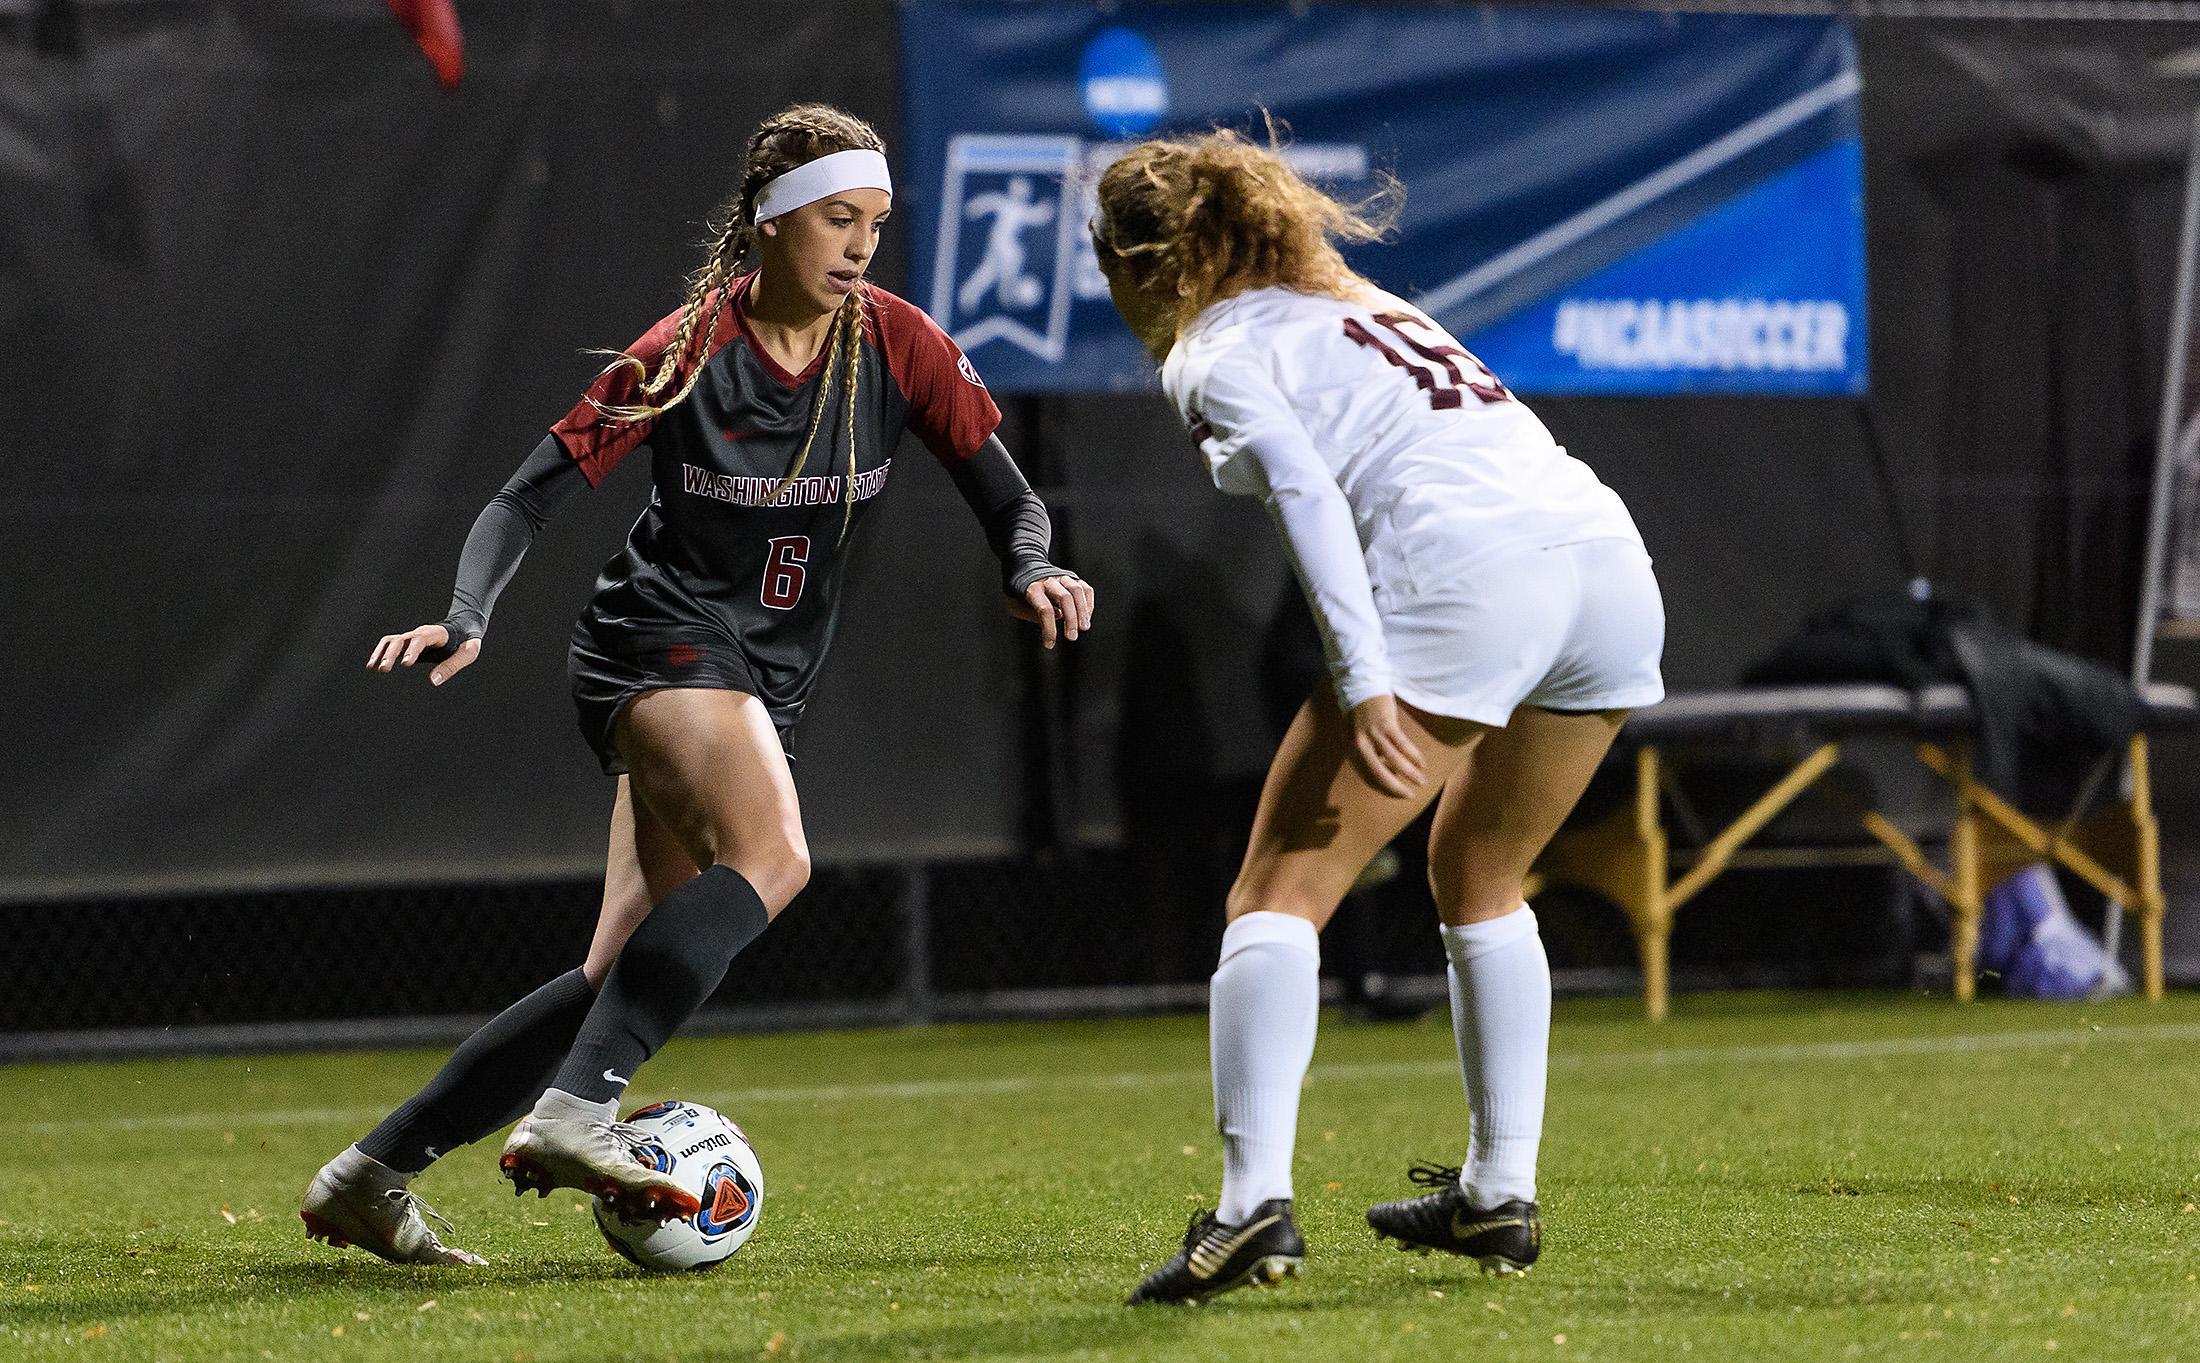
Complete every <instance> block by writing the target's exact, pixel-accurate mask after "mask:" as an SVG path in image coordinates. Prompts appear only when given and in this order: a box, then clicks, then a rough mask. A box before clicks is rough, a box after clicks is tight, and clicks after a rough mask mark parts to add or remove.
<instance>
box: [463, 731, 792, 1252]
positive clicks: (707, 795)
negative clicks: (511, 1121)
mask: <svg viewBox="0 0 2200 1363" xmlns="http://www.w3.org/2000/svg"><path fill="white" fill-rule="evenodd" d="M619 743H620V750H621V752H622V754H623V755H624V756H625V757H626V760H627V765H628V766H629V767H630V768H631V770H632V773H633V775H632V779H631V781H630V782H629V794H630V797H631V798H633V800H634V801H635V808H636V810H637V814H636V820H635V829H636V834H637V859H638V860H639V861H640V862H641V863H642V864H644V865H645V866H646V865H648V864H650V862H651V861H652V860H653V859H658V860H664V861H669V860H670V854H669V852H668V851H667V849H666V848H665V846H664V844H665V842H666V841H667V840H669V842H670V843H672V844H673V845H675V846H677V847H678V848H679V849H680V850H681V851H682V852H683V853H684V854H685V856H686V858H687V859H688V861H689V862H690V863H691V864H693V865H699V866H703V867H705V868H706V869H704V870H703V871H701V872H700V873H698V874H695V875H694V876H692V877H691V878H689V879H688V880H686V881H685V882H684V883H682V884H681V885H680V886H678V887H677V888H676V889H674V890H673V891H672V892H671V893H669V894H668V895H667V896H666V897H665V898H664V900H663V901H662V902H660V903H659V904H658V905H657V906H656V907H655V908H653V909H652V910H651V911H650V912H649V913H648V914H647V915H645V916H644V917H643V918H642V919H641V921H640V923H638V924H636V925H635V926H634V927H633V928H632V929H631V932H630V935H628V936H627V937H626V940H625V942H624V944H623V946H621V947H620V948H619V949H618V951H617V954H616V956H615V957H614V958H613V961H612V964H611V968H610V969H609V970H608V971H607V972H606V974H605V975H604V977H603V989H602V992H601V993H600V994H599V996H598V999H597V1003H596V1006H595V1007H594V1008H593V1009H592V1010H591V1011H590V1013H589V1018H588V1021H587V1022H586V1023H585V1024H583V1026H582V1029H581V1034H580V1036H579V1037H578V1038H577V1039H576V1041H575V1043H574V1048H573V1053H572V1055H571V1056H570V1057H568V1059H567V1061H566V1064H565V1065H564V1067H563V1068H562V1069H561V1070H560V1071H559V1074H558V1077H557V1080H556V1082H555V1083H554V1084H553V1085H552V1087H551V1088H550V1090H549V1091H548V1092H546V1093H544V1094H543V1096H542V1099H541V1101H540V1102H538V1103H537V1104H536V1106H535V1109H534V1111H533V1112H532V1113H530V1114H529V1115H528V1117H527V1118H526V1120H524V1121H522V1122H521V1123H520V1125H519V1127H518V1129H516V1130H515V1131H514V1132H513V1133H512V1138H511V1140H510V1141H508V1142H507V1143H506V1145H505V1149H504V1154H503V1156H502V1158H501V1159H500V1161H499V1163H500V1164H501V1165H502V1167H503V1169H504V1171H505V1173H506V1175H507V1176H508V1177H510V1178H511V1179H512V1181H513V1183H514V1186H515V1188H516V1189H519V1190H524V1189H526V1188H530V1187H532V1188H535V1189H536V1190H537V1191H538V1192H545V1193H546V1192H547V1191H548V1190H549V1189H550V1188H553V1187H570V1188H581V1189H584V1190H586V1191H589V1192H592V1193H596V1194H598V1195H600V1196H603V1197H605V1198H607V1199H609V1200H610V1201H612V1202H613V1203H614V1204H615V1205H617V1206H619V1207H620V1208H621V1209H622V1210H623V1211H627V1212H629V1213H631V1214H633V1215H636V1216H655V1217H658V1218H660V1219H663V1218H667V1217H675V1216H691V1215H693V1214H694V1212H695V1210H696V1207H695V1199H694V1197H693V1195H692V1194H690V1193H688V1192H686V1191H685V1190H684V1189H681V1188H680V1187H679V1186H678V1185H677V1184H675V1183H673V1181H672V1180H671V1179H669V1178H667V1177H666V1176H664V1175H663V1174H661V1173H659V1172H658V1171H656V1170H655V1169H652V1168H650V1167H648V1166H647V1165H645V1164H644V1163H642V1162H641V1161H640V1160H639V1159H637V1158H636V1156H635V1150H636V1147H638V1146H639V1145H640V1144H641V1140H640V1138H639V1134H638V1133H636V1132H634V1131H632V1130H631V1129H627V1128H624V1127H623V1124H621V1123H619V1122H617V1121H616V1120H615V1117H616V1110H617V1108H616V1105H617V1101H618V1098H619V1096H620V1095H621V1094H622V1093H623V1092H624V1090H625V1088H626V1085H627V1084H628V1082H629V1081H631V1080H632V1078H633V1071H634V1069H635V1068H636V1067H637V1066H639V1065H640V1064H641V1062H642V1061H644V1060H646V1059H647V1058H648V1057H649V1056H650V1055H651V1054H653V1053H654V1052H655V1051H656V1049H657V1048H658V1047H660V1046H662V1045H663V1044H664V1042H665V1041H666V1040H667V1039H668V1038H669V1037H670V1036H671V1034H672V1033H673V1031H675V1030H676V1029H677V1028H678V1027H679V1025H680V1024H681V1023H682V1022H684V1021H686V1019H687V1017H688V1016H689V1015H690V1014H691V1013H693V1012H694V1010H695V1009H696V1008H697V1007H699V1006H700V1005H701V1004H702V1002H703V1000H704V999H706V998H708V997H709V995H710V993H711V991H712V990H713V989H715V988H716V987H717V984H718V981H719V980H720V979H722V978H723V977H724V975H725V971H726V967H727V966H728V965H729V964H730V963H731V961H732V959H733V956H734V955H735V954H736V953H737V952H739V951H740V950H741V949H742V948H743V947H745V946H747V945H748V944H749V942H751V941H753V940H755V938H756V937H757V936H758V935H759V934H761V933H762V931H763V929H764V926H765V925H766V924H767V923H768V922H769V921H770V919H771V918H772V917H773V916H775V915H776V914H778V912H779V911H780V910H781V909H783V908H785V907H786V905H787V903H788V902H789V901H791V900H792V899H793V898H794V896H795V895H796V894H797V893H799V892H800V890H801V888H802V886H803V885H804V884H805V883H806V882H807V880H808V876H809V856H808V850H807V846H806V844H805V842H804V840H803V837H802V826H801V812H800V808H799V805H798V804H797V802H796V799H795V792H794V782H793V778H792V776H791V774H790V773H789V772H788V770H787V762H786V755H785V753H784V752H783V751H782V750H781V748H780V745H779V738H778V734H777V732H776V731H775V730H774V729H773V727H772V724H771V720H770V717H769V715H768V714H767V713H766V712H765V710H764V707H763V705H762V704H761V702H759V701H757V700H756V699H755V698H754V697H752V696H746V695H742V694H740V693H738V692H731V691H705V690H664V691H652V692H650V693H648V694H646V695H644V696H642V697H641V698H640V699H638V700H636V701H635V702H634V703H633V704H632V705H631V706H629V707H628V709H627V711H626V714H625V715H624V717H623V718H622V721H621V724H620V729H619ZM642 812H646V813H647V814H648V815H649V816H650V817H649V818H648V819H647V820H644V819H643V818H642V817H641V814H642ZM660 833H661V835H662V836H660ZM615 927H616V925H612V924H606V925H605V928H606V929H607V931H606V932H605V933H604V934H603V935H602V939H601V940H599V943H598V947H599V948H603V947H606V946H607V945H608V943H609V940H610V937H611V936H613V935H615ZM596 958H597V953H595V952H592V953H591V959H592V962H594V961H596Z"/></svg>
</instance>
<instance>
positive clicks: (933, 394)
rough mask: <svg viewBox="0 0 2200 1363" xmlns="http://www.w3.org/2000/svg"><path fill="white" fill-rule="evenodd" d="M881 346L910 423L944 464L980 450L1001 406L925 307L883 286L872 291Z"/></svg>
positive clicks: (997, 425)
mask: <svg viewBox="0 0 2200 1363" xmlns="http://www.w3.org/2000/svg"><path fill="white" fill-rule="evenodd" d="M870 295H871V303H872V307H873V309H874V315H875V316H876V317H877V319H878V337H879V349H880V350H881V351H882V352H883V353H884V354H885V356H886V367H887V370H888V371H889V372H890V373H892V374H893V376H894V382H896V383H898V384H900V385H901V391H902V394H903V395H904V396H905V397H907V398H908V399H909V419H908V426H909V429H910V430H911V431H914V432H915V433H916V435H917V438H918V439H920V440H922V441H923V442H924V443H925V446H926V447H927V448H928V449H930V450H931V451H932V455H933V457H934V458H936V459H938V460H939V461H940V462H941V463H943V464H957V463H961V462H962V461H963V460H965V459H968V458H969V457H970V456H971V455H973V454H976V453H977V452H978V447H979V446H980V445H983V444H984V443H985V441H986V437H987V436H990V435H992V434H993V432H994V431H995V430H996V429H997V428H998V427H999V426H1000V424H1001V409H1000V408H998V407H996V406H994V405H993V395H992V394H991V393H988V392H987V391H986V390H985V381H984V380H983V379H980V378H979V377H978V371H977V369H976V367H974V366H973V365H972V364H971V363H970V357H969V356H967V355H965V354H963V353H962V349H961V348H960V347H959V346H957V345H956V344H955V342H954V341H953V340H951V339H950V338H949V337H948V335H947V333H946V332H944V331H942V330H940V328H939V325H938V324H937V323H935V322H934V321H933V320H932V319H931V318H930V317H927V316H926V315H925V313H924V310H923V309H922V308H919V307H918V306H917V305H916V304H914V303H911V302H908V301H907V300H905V299H901V298H897V297H895V296H894V295H893V294H890V293H888V292H886V291H885V290H884V289H872V290H871V291H870Z"/></svg>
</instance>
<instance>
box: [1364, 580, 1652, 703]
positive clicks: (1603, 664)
mask: <svg viewBox="0 0 2200 1363" xmlns="http://www.w3.org/2000/svg"><path fill="white" fill-rule="evenodd" d="M1431 547H1433V546H1430V545H1428V544H1427V543H1426V542H1423V543H1421V544H1417V545H1415V546H1414V550H1413V557H1414V558H1415V559H1416V560H1417V561H1416V562H1415V563H1413V565H1412V569H1411V578H1412V580H1411V581H1410V582H1407V583H1391V584H1386V587H1387V588H1388V589H1387V590H1385V591H1384V593H1383V597H1382V598H1381V599H1379V600H1378V603H1377V609H1378V611H1379V613H1380V614H1381V616H1382V621H1383V641H1384V644H1385V645H1386V647H1387V648H1388V650H1389V653H1390V667H1391V673H1392V687H1393V689H1394V690H1395V691H1396V692H1397V694H1398V697H1399V699H1401V700H1404V701H1407V702H1409V703H1410V704H1413V705H1416V706H1418V707H1420V708H1421V709H1423V710H1427V711H1429V712H1430V713H1432V714H1439V715H1450V716H1453V717H1455V718H1459V719H1470V720H1473V721H1474V722H1476V723H1477V724H1488V725H1492V726H1495V727H1498V728H1502V727H1504V725H1505V724H1506V722H1507V721H1509V720H1510V719H1511V718H1512V713H1513V710H1514V708H1515V707H1517V706H1520V705H1536V706H1541V707H1543V708H1545V709H1551V710H1629V709H1634V708H1635V707H1637V706H1642V705H1650V704H1653V703H1655V702H1657V701H1659V700H1663V699H1664V698H1665V682H1664V680H1663V679H1662V678H1661V677H1660V676H1659V675H1658V659H1659V657H1660V656H1661V655H1662V654H1663V653H1664V652H1665V602H1664V600H1663V598H1661V597H1660V596H1659V594H1658V580H1657V578H1656V577H1655V576H1654V575H1653V574H1652V573H1651V571H1650V555H1649V554H1647V553H1645V552H1644V551H1643V547H1642V546H1641V545H1640V544H1637V543H1636V542H1635V541H1633V540H1626V539H1601V540H1586V541H1583V542H1581V543H1578V544H1563V545H1559V546H1557V547H1555V548H1550V549H1530V550H1526V551H1524V552H1521V553H1515V554H1506V555H1504V556H1502V557H1499V558H1495V559H1491V560H1489V561H1487V562H1484V563H1477V564H1472V565H1470V566H1468V567H1467V568H1465V569H1462V570H1459V571H1456V572H1449V573H1447V572H1434V573H1432V572H1429V571H1428V568H1429V566H1430V565H1428V564H1427V563H1426V562H1425V558H1424V553H1423V551H1424V550H1426V549H1428V548H1431ZM1431 579H1434V580H1431ZM1401 589H1402V590H1401Z"/></svg>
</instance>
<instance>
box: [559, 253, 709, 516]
mask: <svg viewBox="0 0 2200 1363" xmlns="http://www.w3.org/2000/svg"><path fill="white" fill-rule="evenodd" d="M717 302H718V296H717V295H716V294H713V295H712V296H711V299H710V306H713V307H715V306H716V305H717ZM683 311H685V308H684V306H683V307H681V308H675V309H674V310H673V311H672V312H671V313H670V314H668V315H667V316H666V317H665V319H664V320H663V321H661V322H659V323H658V324H657V325H655V326H653V327H651V328H650V329H649V330H648V331H646V332H644V333H643V334H642V338H641V339H640V340H638V341H636V342H635V343H634V344H632V345H630V346H628V347H627V348H626V353H627V354H628V355H631V356H633V357H634V358H635V359H637V360H640V361H641V362H642V364H643V366H644V368H643V369H642V370H641V371H637V370H636V369H635V368H634V366H632V365H630V364H622V365H618V366H617V367H615V368H610V369H606V370H605V371H604V372H603V373H601V374H598V375H597V376H596V381H595V382H594V383H592V384H590V385H588V392H587V393H585V394H584V395H582V397H581V400H580V401H579V402H577V403H574V404H573V410H572V411H570V412H567V413H566V414H565V415H564V416H562V417H560V418H559V419H558V422H557V424H556V425H554V426H552V427H551V428H550V433H551V434H552V435H554V436H556V437H557V438H558V443H559V444H561V445H563V446H565V452H566V453H567V454H569V455H571V456H572V457H573V462H574V463H576V464H579V465H580V466H581V472H582V473H583V474H584V475H586V476H587V478H588V484H589V486H590V487H594V486H596V485H597V484H599V483H601V482H603V480H604V478H605V477H606V476H608V475H609V474H610V472H611V470H612V469H614V468H617V467H618V464H619V461H620V460H621V459H624V458H626V457H627V455H629V454H631V453H633V451H634V447H635V446H637V445H639V444H641V443H642V442H643V441H644V440H647V439H648V438H649V432H650V429H651V428H652V427H654V426H655V425H656V424H657V421H656V418H654V417H650V418H646V419H644V420H641V421H621V420H619V419H618V418H617V417H613V416H606V415H605V414H604V412H603V411H602V407H621V406H630V405H632V404H634V403H636V402H638V401H639V400H640V399H641V396H642V379H643V377H644V375H645V374H647V373H653V372H655V370H656V368H657V362H658V361H659V360H661V359H663V358H664V353H665V350H666V348H667V347H669V346H670V345H671V344H672V339H673V337H674V336H675V335H677V334H678V333H679V330H680V315H681V313H682V312H683ZM707 315H708V314H705V316H707ZM704 329H705V323H704V321H703V319H702V318H697V319H696V324H695V335H694V336H693V337H692V338H690V340H689V341H688V350H689V353H690V354H693V355H696V356H697V357H698V358H697V359H696V360H695V363H698V364H699V363H702V362H703V361H706V360H708V359H709V358H710V356H709V355H707V354H704V353H702V352H703V333H704ZM734 331H735V327H734V323H733V319H732V318H730V317H721V318H719V319H718V335H717V337H716V339H715V341H714V343H713V344H712V345H711V347H710V348H711V349H712V350H713V351H715V350H717V349H719V348H720V347H722V346H724V345H725V343H726V342H727V341H729V340H731V339H732V338H733V335H734ZM686 378H687V370H686V369H685V368H684V367H683V369H682V370H681V372H680V374H679V375H678V376H677V377H675V378H674V380H673V383H672V386H671V387H670V388H668V389H666V390H665V393H664V395H663V396H667V397H669V396H670V395H671V394H673V393H676V392H678V391H679V386H680V384H681V383H682V382H684V381H685V380H686ZM599 404H601V406H599Z"/></svg>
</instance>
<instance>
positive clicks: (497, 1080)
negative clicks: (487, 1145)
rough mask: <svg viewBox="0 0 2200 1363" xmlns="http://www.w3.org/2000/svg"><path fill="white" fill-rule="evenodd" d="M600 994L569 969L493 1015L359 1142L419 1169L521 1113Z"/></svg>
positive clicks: (404, 1167)
mask: <svg viewBox="0 0 2200 1363" xmlns="http://www.w3.org/2000/svg"><path fill="white" fill-rule="evenodd" d="M595 1001H596V992H595V991H594V990H593V989H590V988H589V987H588V977H587V976H585V975H583V974H581V972H580V971H578V970H570V971H567V972H566V973H565V974H563V975H560V976H558V977H557V978H556V979H554V980H552V981H550V983H548V984H546V985H544V986H543V987H542V988H540V989H537V990H536V991H535V992H534V993H532V994H529V995H528V996H527V997H526V998H523V999H521V1000H520V1001H519V1002H518V1003H515V1004H513V1005H512V1006H511V1007H509V1008H507V1009H505V1010H504V1011H503V1012H501V1013H499V1014H497V1015H496V1016H495V1017H493V1018H491V1019H489V1020H488V1021H487V1022H486V1023H484V1024H482V1027H481V1030H480V1031H478V1032H475V1033H474V1034H473V1035H472V1036H470V1037H467V1038H466V1040H465V1041H464V1042H462V1043H460V1045H459V1048H458V1049H457V1050H456V1051H453V1052H452V1053H451V1058H450V1059H449V1060H447V1061H445V1062H444V1063H443V1068H442V1069H441V1070H438V1071H437V1072H436V1076H435V1078H433V1079H430V1080H429V1081H428V1086H427V1087H426V1088H424V1089H422V1090H420V1092H418V1093H416V1094H414V1095H413V1096H412V1097H411V1098H408V1099H406V1100H405V1102H404V1103H403V1104H402V1105H401V1106H399V1107H398V1109H397V1110H396V1111H395V1112H392V1113H391V1114H390V1115H389V1116H387V1117H385V1118H383V1119H382V1124H381V1125H380V1126H378V1127H376V1128H375V1129H374V1130H372V1131H370V1132H368V1133H367V1134H366V1136H365V1137H364V1138H362V1139H361V1140H360V1142H359V1149H360V1150H361V1151H362V1152H363V1153H365V1154H366V1155H368V1156H369V1157H370V1158H373V1159H377V1160H380V1161H381V1162H382V1163H384V1164H386V1165H388V1166H389V1167H390V1168H392V1169H395V1170H398V1171H399V1172H401V1173H407V1174H417V1173H419V1172H420V1171H421V1170H423V1169H425V1168H427V1167H428V1166H429V1165H430V1164H433V1163H434V1162H435V1161H436V1160H437V1159H438V1158H439V1157H441V1156H443V1155H447V1154H449V1153H451V1151H453V1150H456V1149H457V1148H458V1147H460V1146H462V1145H471V1144H472V1143H473V1142H475V1141H478V1140H480V1139H481V1138H482V1137H483V1136H486V1135H488V1134H489V1133H490V1132H492V1131H494V1130H496V1129H497V1128H498V1127H500V1126H503V1125H504V1124H505V1123H507V1122H510V1121H514V1120H516V1119H518V1118H519V1117H520V1116H521V1115H522V1114H524V1113H525V1112H526V1111H527V1109H528V1108H530V1107H532V1106H534V1102H535V1100H536V1099H537V1098H539V1097H541V1096H542V1091H543V1090H544V1089H546V1088H548V1087H550V1081H551V1079H552V1078H554V1077H555V1076H556V1074H557V1071H558V1066H559V1064H560V1063H562V1062H563V1061H564V1059H565V1055H566V1052H567V1051H570V1050H571V1049H572V1048H573V1037H574V1035H575V1034H576V1033H577V1032H579V1031H580V1029H581V1023H582V1022H583V1021H584V1020H585V1019H586V1018H587V1017H588V1009H589V1006H590V1005H591V1004H593V1003H594V1002H595Z"/></svg>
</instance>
